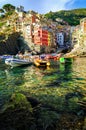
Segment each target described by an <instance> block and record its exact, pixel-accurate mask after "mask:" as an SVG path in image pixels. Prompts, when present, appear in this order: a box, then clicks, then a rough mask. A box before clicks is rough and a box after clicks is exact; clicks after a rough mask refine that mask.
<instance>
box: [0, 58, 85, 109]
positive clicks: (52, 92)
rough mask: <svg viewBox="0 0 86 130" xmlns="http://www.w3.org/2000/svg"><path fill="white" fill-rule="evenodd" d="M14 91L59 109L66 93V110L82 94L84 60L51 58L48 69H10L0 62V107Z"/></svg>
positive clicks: (83, 90)
mask: <svg viewBox="0 0 86 130" xmlns="http://www.w3.org/2000/svg"><path fill="white" fill-rule="evenodd" d="M15 92H19V93H27V95H28V96H31V97H36V98H37V99H38V100H40V101H42V102H46V103H48V104H50V105H51V104H52V105H53V106H55V107H56V108H59V109H62V107H63V105H64V102H65V99H66V98H67V97H68V94H70V95H73V96H71V99H73V100H71V101H70V106H68V109H69V108H70V107H71V109H74V108H76V105H75V106H74V105H73V106H72V102H73V103H76V102H78V101H79V100H82V98H85V96H86V60H85V58H77V59H75V60H73V62H72V63H71V64H69V63H65V64H61V63H58V62H57V61H53V62H52V65H51V66H50V67H49V68H37V67H35V66H33V65H31V66H27V67H16V68H11V67H9V66H6V65H5V64H4V62H2V61H0V107H2V106H3V104H4V103H6V102H7V101H8V100H9V98H10V96H11V95H12V94H13V93H15ZM74 98H75V99H74ZM58 103H59V104H58ZM64 109H65V106H64ZM66 109H67V107H66Z"/></svg>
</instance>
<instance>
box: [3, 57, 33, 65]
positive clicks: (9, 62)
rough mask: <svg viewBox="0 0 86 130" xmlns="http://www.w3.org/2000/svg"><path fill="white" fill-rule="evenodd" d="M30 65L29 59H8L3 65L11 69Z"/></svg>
mask: <svg viewBox="0 0 86 130" xmlns="http://www.w3.org/2000/svg"><path fill="white" fill-rule="evenodd" d="M31 63H32V61H31V59H28V60H25V59H17V58H8V59H6V60H5V64H7V65H9V66H12V67H16V66H24V65H30V64H31Z"/></svg>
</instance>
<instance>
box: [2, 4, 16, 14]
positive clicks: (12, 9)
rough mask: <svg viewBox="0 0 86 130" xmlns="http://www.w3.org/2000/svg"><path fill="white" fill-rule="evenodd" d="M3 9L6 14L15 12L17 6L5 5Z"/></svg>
mask: <svg viewBox="0 0 86 130" xmlns="http://www.w3.org/2000/svg"><path fill="white" fill-rule="evenodd" d="M3 9H4V10H5V11H6V12H10V11H14V10H15V6H13V5H11V4H5V5H4V6H3Z"/></svg>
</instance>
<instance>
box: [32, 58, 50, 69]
mask: <svg viewBox="0 0 86 130" xmlns="http://www.w3.org/2000/svg"><path fill="white" fill-rule="evenodd" d="M34 65H36V66H37V67H41V66H50V62H49V60H47V59H44V57H37V58H35V59H34Z"/></svg>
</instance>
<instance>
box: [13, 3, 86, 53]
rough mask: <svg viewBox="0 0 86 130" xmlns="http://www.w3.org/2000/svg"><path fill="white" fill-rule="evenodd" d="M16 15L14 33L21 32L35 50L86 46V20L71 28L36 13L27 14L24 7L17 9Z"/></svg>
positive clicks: (50, 50)
mask: <svg viewBox="0 0 86 130" xmlns="http://www.w3.org/2000/svg"><path fill="white" fill-rule="evenodd" d="M16 13H17V14H18V17H17V18H16V19H15V21H14V24H13V28H14V31H15V32H21V34H22V36H23V37H24V39H25V40H26V41H27V43H28V46H30V47H31V48H33V49H34V48H35V49H37V50H40V49H41V50H42V51H45V52H52V51H56V49H57V48H58V47H64V46H67V45H69V46H74V45H76V44H86V37H85V35H86V18H84V19H82V20H81V21H80V25H78V26H76V27H71V26H69V25H68V24H65V25H62V24H60V23H59V22H58V21H56V22H53V21H52V20H51V19H50V20H47V19H46V18H45V17H44V16H43V15H41V14H38V13H36V12H34V11H28V12H25V11H24V7H22V6H20V7H18V8H17V9H16Z"/></svg>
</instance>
